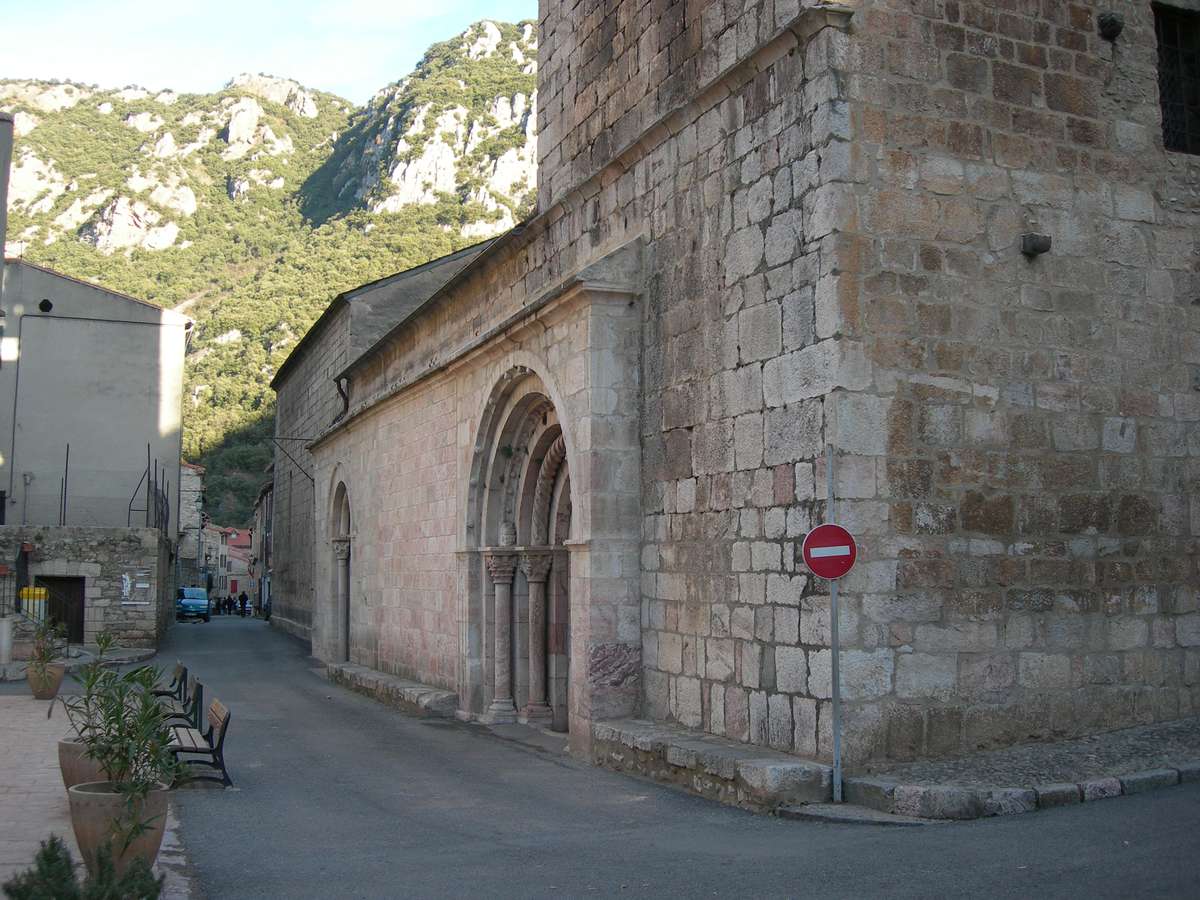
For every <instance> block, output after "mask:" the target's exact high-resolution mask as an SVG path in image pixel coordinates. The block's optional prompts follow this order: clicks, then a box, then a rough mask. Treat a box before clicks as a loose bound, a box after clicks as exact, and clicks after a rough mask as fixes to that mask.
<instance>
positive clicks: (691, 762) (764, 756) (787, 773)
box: [592, 719, 833, 812]
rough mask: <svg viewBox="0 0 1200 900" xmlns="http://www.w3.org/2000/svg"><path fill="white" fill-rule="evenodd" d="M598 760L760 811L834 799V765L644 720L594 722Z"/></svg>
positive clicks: (593, 757) (593, 739) (596, 759)
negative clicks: (830, 765) (832, 767)
mask: <svg viewBox="0 0 1200 900" xmlns="http://www.w3.org/2000/svg"><path fill="white" fill-rule="evenodd" d="M592 760H593V762H595V763H596V764H597V765H602V766H605V767H607V768H610V769H615V770H617V771H618V772H626V773H629V774H633V775H641V776H643V777H647V778H652V779H654V780H656V781H662V782H666V783H668V784H674V785H678V786H680V787H683V788H686V789H687V790H689V791H691V792H692V793H695V794H699V795H700V796H702V797H707V798H708V799H710V800H717V801H719V802H721V803H727V804H730V805H732V806H739V807H742V808H743V809H752V810H756V811H759V812H774V811H775V810H777V809H778V808H780V807H782V806H788V805H792V804H799V803H823V802H827V801H829V800H830V799H832V796H833V793H832V783H833V771H832V769H831V768H830V767H829V766H826V765H822V764H821V763H816V762H812V761H810V760H805V759H801V758H799V757H796V756H791V755H789V754H786V753H779V752H777V751H774V750H767V749H764V748H762V747H755V746H752V745H750V744H739V743H737V742H735V741H730V740H726V739H724V738H719V737H714V736H712V735H706V734H701V733H699V732H695V731H687V730H685V729H683V728H677V727H674V726H671V725H666V724H663V723H659V722H648V721H644V720H641V719H616V720H609V721H601V722H595V723H593V725H592Z"/></svg>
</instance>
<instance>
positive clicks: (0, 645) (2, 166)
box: [0, 112, 13, 666]
mask: <svg viewBox="0 0 1200 900" xmlns="http://www.w3.org/2000/svg"><path fill="white" fill-rule="evenodd" d="M12 146H13V117H12V113H7V112H0V310H3V309H4V252H5V251H4V248H5V245H6V244H7V243H8V169H9V165H10V164H11V163H12ZM9 457H10V458H9V460H8V465H9V468H10V469H11V467H12V458H11V457H12V453H11V448H10V453H9ZM10 493H11V488H10ZM0 502H4V503H7V502H8V497H7V496H6V497H5V498H4V500H3V501H0ZM2 612H4V613H8V612H9V610H7V609H4V610H2ZM12 625H13V617H12V616H11V615H0V666H2V665H6V664H8V663H10V662H12V635H13V628H12Z"/></svg>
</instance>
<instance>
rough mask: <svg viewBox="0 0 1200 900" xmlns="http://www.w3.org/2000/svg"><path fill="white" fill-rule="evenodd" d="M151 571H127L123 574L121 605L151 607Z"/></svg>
mask: <svg viewBox="0 0 1200 900" xmlns="http://www.w3.org/2000/svg"><path fill="white" fill-rule="evenodd" d="M150 602H151V599H150V570H149V569H126V570H125V571H124V572H122V573H121V603H122V605H125V604H129V605H133V606H149V605H150Z"/></svg>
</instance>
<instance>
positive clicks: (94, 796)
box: [67, 781, 167, 875]
mask: <svg viewBox="0 0 1200 900" xmlns="http://www.w3.org/2000/svg"><path fill="white" fill-rule="evenodd" d="M67 796H68V797H69V798H70V801H71V826H72V827H73V828H74V829H75V840H76V842H77V843H78V844H79V852H80V854H81V855H82V856H83V861H84V863H85V864H86V865H87V869H88V871H89V872H90V873H92V874H93V875H94V874H95V873H96V853H97V852H98V851H99V850H100V848H101V847H102V846H104V844H105V843H106V842H108V841H110V840H112V838H113V826H114V825H115V823H116V820H117V819H118V817H124V815H125V797H124V796H123V795H121V794H118V793H117V792H116V791H115V790H114V789H113V783H112V782H111V781H93V782H85V783H84V784H77V785H74V786H73V787H70V788H67ZM134 815H135V816H136V817H137V818H138V819H140V820H141V821H143V822H146V824H147V825H148V826H149V828H148V829H147V830H146V831H144V832H143V833H142V834H141V835H139V836H138V837H137V838H136V839H135V840H134V841H133V842H132V843H130V845H129V846H128V847H126V848H125V851H124V852H123V853H120V855H119V856H117V855H116V854H117V853H118V852H119V851H120V848H119V847H113V854H114V859H113V865H114V867H115V868H116V870H117V874H118V875H120V874H122V873H123V872H124V871H125V869H126V868H127V867H128V866H129V864H130V863H131V862H132V861H133V860H134V859H136V858H139V857H140V858H141V859H144V860H145V861H146V864H147V865H149V866H152V865H154V860H155V859H157V858H158V848H159V847H160V846H161V845H162V839H163V829H164V828H165V827H166V824H167V786H166V785H165V784H160V785H159V786H158V788H156V789H155V790H152V791H151V792H150V793H149V794H147V795H146V799H145V800H143V801H142V802H141V803H139V804H138V806H137V807H136V808H135V809H134Z"/></svg>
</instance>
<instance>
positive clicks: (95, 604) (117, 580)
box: [0, 525, 175, 652]
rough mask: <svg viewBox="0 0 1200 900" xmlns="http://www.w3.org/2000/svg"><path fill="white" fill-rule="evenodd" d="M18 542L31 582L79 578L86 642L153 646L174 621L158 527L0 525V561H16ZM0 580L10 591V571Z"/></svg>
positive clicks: (167, 548) (167, 553)
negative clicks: (100, 639) (111, 639)
mask: <svg viewBox="0 0 1200 900" xmlns="http://www.w3.org/2000/svg"><path fill="white" fill-rule="evenodd" d="M23 543H28V544H30V545H32V548H33V549H32V550H31V551H30V556H29V578H30V582H31V583H33V582H34V580H35V579H36V578H37V576H39V575H46V576H61V577H69V578H83V579H84V601H83V612H84V621H83V631H84V633H83V640H84V643H85V644H91V643H94V641H95V639H96V635H97V634H99V633H100V632H101V631H110V632H112V633H113V634H114V635H116V638H117V643H118V644H119V645H120V646H122V647H154V646H157V645H158V642H159V640H160V639H161V638H162V636H163V635H164V634H165V633H166V630H167V628H168V627H169V626H170V624H171V623H172V622H173V621H174V618H175V592H174V577H173V574H174V573H173V572H172V565H171V544H170V543H168V542H167V541H166V540H164V539H163V538H162V536H161V534H160V532H159V531H158V529H156V528H86V527H78V528H76V527H70V528H53V527H37V526H20V525H8V526H0V559H6V560H15V559H16V558H17V556H18V554H19V552H20V549H21V545H22V544H23ZM3 577H4V578H5V579H6V580H12V581H13V586H8V585H6V586H5V588H4V589H5V590H12V589H13V588H14V587H15V578H16V575H15V573H14V574H9V575H7V576H3ZM140 584H144V585H146V587H138V585H140ZM126 588H128V589H129V593H128V595H126V593H125V590H126ZM26 632H27V629H26V630H25V631H23V632H22V633H26ZM18 638H20V634H19V635H18ZM20 649H21V648H17V650H18V652H20Z"/></svg>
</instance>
